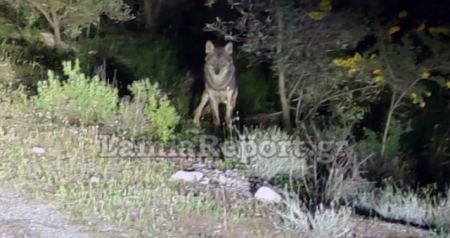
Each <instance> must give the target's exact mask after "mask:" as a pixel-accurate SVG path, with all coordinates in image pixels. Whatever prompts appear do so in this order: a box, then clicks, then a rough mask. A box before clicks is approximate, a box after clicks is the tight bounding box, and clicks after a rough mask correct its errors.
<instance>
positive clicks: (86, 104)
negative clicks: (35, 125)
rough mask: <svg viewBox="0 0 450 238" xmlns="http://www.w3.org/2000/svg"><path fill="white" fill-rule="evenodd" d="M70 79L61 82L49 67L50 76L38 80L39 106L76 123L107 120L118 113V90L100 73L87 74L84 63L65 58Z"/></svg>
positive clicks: (66, 72) (64, 68)
mask: <svg viewBox="0 0 450 238" xmlns="http://www.w3.org/2000/svg"><path fill="white" fill-rule="evenodd" d="M63 73H64V76H65V77H67V80H66V81H64V82H61V81H60V79H59V78H58V77H57V76H56V75H55V72H53V71H48V80H47V81H42V82H40V83H39V84H38V96H37V99H36V107H37V109H38V110H42V111H45V112H48V113H50V115H51V117H59V118H60V119H63V120H67V121H69V122H72V123H82V124H94V123H99V122H103V121H104V120H105V119H107V118H111V117H113V116H114V115H115V114H116V113H117V105H118V97H117V90H116V89H115V88H113V87H111V86H109V85H108V84H107V83H106V82H104V81H101V80H100V79H99V77H98V76H94V77H92V78H91V77H87V76H86V75H85V74H83V73H81V71H80V63H79V61H78V60H76V61H75V63H72V62H70V61H66V62H63Z"/></svg>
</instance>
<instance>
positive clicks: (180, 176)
mask: <svg viewBox="0 0 450 238" xmlns="http://www.w3.org/2000/svg"><path fill="white" fill-rule="evenodd" d="M202 178H203V173H201V172H186V171H181V170H180V171H177V172H176V173H174V174H173V175H172V176H171V177H170V179H171V180H173V181H184V182H197V181H200V180H202Z"/></svg>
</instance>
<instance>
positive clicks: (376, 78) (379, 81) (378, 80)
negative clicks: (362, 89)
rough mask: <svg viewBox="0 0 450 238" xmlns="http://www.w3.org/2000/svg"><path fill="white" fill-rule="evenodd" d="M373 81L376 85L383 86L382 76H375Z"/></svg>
mask: <svg viewBox="0 0 450 238" xmlns="http://www.w3.org/2000/svg"><path fill="white" fill-rule="evenodd" d="M373 81H375V83H378V84H383V83H384V76H383V75H377V76H375V77H374V78H373Z"/></svg>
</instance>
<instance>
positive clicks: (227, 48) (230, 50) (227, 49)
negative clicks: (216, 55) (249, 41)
mask: <svg viewBox="0 0 450 238" xmlns="http://www.w3.org/2000/svg"><path fill="white" fill-rule="evenodd" d="M225 52H227V54H229V55H231V54H233V43H232V42H228V43H227V45H225Z"/></svg>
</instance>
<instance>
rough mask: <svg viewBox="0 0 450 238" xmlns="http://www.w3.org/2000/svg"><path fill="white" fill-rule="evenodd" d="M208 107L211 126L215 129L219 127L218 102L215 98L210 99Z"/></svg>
mask: <svg viewBox="0 0 450 238" xmlns="http://www.w3.org/2000/svg"><path fill="white" fill-rule="evenodd" d="M209 105H210V106H211V109H212V113H213V124H214V126H215V127H219V126H220V115H219V101H218V100H217V99H216V98H213V97H210V100H209Z"/></svg>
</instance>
